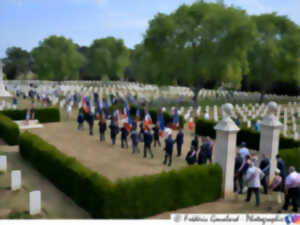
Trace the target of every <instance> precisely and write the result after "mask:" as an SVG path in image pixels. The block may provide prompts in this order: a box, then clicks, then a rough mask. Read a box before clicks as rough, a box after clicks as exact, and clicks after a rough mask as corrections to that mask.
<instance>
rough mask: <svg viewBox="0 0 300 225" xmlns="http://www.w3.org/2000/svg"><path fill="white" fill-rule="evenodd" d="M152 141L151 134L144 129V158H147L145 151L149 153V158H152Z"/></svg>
mask: <svg viewBox="0 0 300 225" xmlns="http://www.w3.org/2000/svg"><path fill="white" fill-rule="evenodd" d="M152 141H153V137H152V134H151V132H150V130H149V128H146V131H145V133H144V158H147V151H149V153H150V155H151V158H153V157H154V156H153V153H152V150H151V144H152Z"/></svg>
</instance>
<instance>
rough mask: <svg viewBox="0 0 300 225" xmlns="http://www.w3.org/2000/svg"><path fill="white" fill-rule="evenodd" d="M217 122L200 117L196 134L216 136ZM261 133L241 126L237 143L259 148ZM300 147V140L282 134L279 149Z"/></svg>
mask: <svg viewBox="0 0 300 225" xmlns="http://www.w3.org/2000/svg"><path fill="white" fill-rule="evenodd" d="M216 124H217V123H216V122H215V121H212V120H204V119H198V120H197V121H196V128H195V129H196V134H198V135H200V136H210V137H212V138H216V131H215V129H214V127H215V126H216ZM259 140H260V133H259V132H257V131H255V130H253V129H250V128H243V127H242V128H241V129H240V131H239V132H238V134H237V144H238V145H239V144H241V143H242V142H243V141H245V142H247V147H248V148H251V149H255V150H258V149H259ZM297 147H300V142H299V141H295V140H293V139H292V138H287V137H283V136H280V141H279V149H288V148H297Z"/></svg>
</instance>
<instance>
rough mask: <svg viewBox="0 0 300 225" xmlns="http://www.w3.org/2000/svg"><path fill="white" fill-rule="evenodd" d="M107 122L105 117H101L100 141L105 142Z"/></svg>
mask: <svg viewBox="0 0 300 225" xmlns="http://www.w3.org/2000/svg"><path fill="white" fill-rule="evenodd" d="M106 127H107V126H106V121H105V118H104V116H101V119H100V121H99V133H100V141H105V131H106Z"/></svg>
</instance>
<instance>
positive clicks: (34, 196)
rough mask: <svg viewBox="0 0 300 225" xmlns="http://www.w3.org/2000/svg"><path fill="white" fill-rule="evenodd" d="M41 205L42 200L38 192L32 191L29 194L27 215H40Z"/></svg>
mask: <svg viewBox="0 0 300 225" xmlns="http://www.w3.org/2000/svg"><path fill="white" fill-rule="evenodd" d="M41 203H42V199H41V192H40V191H32V192H30V193H29V214H30V215H31V216H34V215H38V214H40V213H41V206H42V204H41Z"/></svg>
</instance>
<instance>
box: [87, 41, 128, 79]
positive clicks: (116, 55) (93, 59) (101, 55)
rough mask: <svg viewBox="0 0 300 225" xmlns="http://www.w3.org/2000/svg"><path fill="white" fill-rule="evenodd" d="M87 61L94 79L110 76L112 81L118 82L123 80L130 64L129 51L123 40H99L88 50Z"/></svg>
mask: <svg viewBox="0 0 300 225" xmlns="http://www.w3.org/2000/svg"><path fill="white" fill-rule="evenodd" d="M87 61H88V62H87V63H88V64H87V65H88V66H87V67H88V70H89V73H90V74H91V75H92V78H93V79H95V80H96V79H101V78H103V77H104V76H108V77H109V79H111V80H118V79H122V78H123V76H124V71H125V69H126V67H127V66H128V64H129V51H128V49H127V48H126V46H125V45H124V42H123V40H122V39H115V38H114V37H107V38H103V39H97V40H94V42H93V44H92V45H91V46H90V47H89V49H88V52H87Z"/></svg>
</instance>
